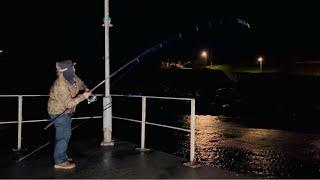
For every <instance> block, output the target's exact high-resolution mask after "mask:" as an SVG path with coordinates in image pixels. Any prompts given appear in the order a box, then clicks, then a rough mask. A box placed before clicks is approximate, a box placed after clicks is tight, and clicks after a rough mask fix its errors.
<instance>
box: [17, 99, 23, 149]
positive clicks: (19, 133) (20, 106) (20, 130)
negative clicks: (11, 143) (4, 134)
mask: <svg viewBox="0 0 320 180" xmlns="http://www.w3.org/2000/svg"><path fill="white" fill-rule="evenodd" d="M21 136H22V96H18V144H17V150H18V151H20V150H21V139H22V138H21Z"/></svg>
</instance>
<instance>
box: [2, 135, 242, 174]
mask: <svg viewBox="0 0 320 180" xmlns="http://www.w3.org/2000/svg"><path fill="white" fill-rule="evenodd" d="M135 148H136V145H134V144H130V143H127V142H124V141H115V146H114V147H101V146H99V142H98V140H97V139H86V140H81V141H79V140H74V141H73V143H72V145H71V148H70V149H72V157H73V159H74V161H75V163H76V166H77V167H76V168H75V169H72V170H56V169H54V168H53V163H52V157H51V154H52V145H50V146H48V147H46V148H44V149H42V150H41V151H39V152H37V153H35V154H33V155H31V156H30V157H29V158H26V159H25V160H23V161H21V162H17V161H15V160H14V159H16V158H18V156H16V155H17V154H16V155H14V154H13V153H12V152H11V151H10V150H8V149H7V150H5V149H4V148H2V149H1V153H0V156H1V161H0V169H1V173H0V178H4V179H9V178H10V179H20V178H24V179H38V178H42V179H47V178H50V179H51V178H59V179H60V178H63V179H69V178H76V179H88V178H91V179H92V178H100V179H102V178H103V179H109V178H110V179H116V178H120V179H127V178H137V179H144V178H147V179H151V178H157V179H160V178H172V179H173V178H179V179H180V178H188V179H191V178H192V179H200V178H206V179H211V178H228V179H230V178H245V177H246V176H243V175H239V174H238V173H234V172H231V171H226V170H222V169H218V168H214V167H208V166H202V167H200V168H196V169H193V168H189V167H186V166H184V165H183V163H184V162H185V161H186V160H185V159H182V158H180V157H177V156H174V155H170V154H168V153H164V152H160V151H155V150H151V151H149V152H143V153H140V152H138V151H136V150H135ZM30 151H31V150H27V151H25V152H23V153H22V154H21V155H20V156H22V155H23V154H27V153H28V152H30Z"/></svg>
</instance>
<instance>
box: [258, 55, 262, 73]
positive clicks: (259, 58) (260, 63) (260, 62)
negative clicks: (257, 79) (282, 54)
mask: <svg viewBox="0 0 320 180" xmlns="http://www.w3.org/2000/svg"><path fill="white" fill-rule="evenodd" d="M257 60H258V62H259V65H260V72H262V62H263V57H261V56H259V57H258V59H257Z"/></svg>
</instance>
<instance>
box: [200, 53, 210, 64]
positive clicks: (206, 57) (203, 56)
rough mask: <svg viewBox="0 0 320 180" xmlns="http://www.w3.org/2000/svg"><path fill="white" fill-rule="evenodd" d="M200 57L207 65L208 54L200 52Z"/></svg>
mask: <svg viewBox="0 0 320 180" xmlns="http://www.w3.org/2000/svg"><path fill="white" fill-rule="evenodd" d="M201 57H202V58H204V59H205V60H206V61H205V62H206V65H207V60H208V53H207V51H202V52H201Z"/></svg>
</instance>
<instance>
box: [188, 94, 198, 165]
mask: <svg viewBox="0 0 320 180" xmlns="http://www.w3.org/2000/svg"><path fill="white" fill-rule="evenodd" d="M195 131H196V102H195V100H194V99H192V100H191V115H190V162H188V163H185V164H184V165H186V166H189V167H192V168H197V167H200V165H198V164H196V160H195V158H194V154H195Z"/></svg>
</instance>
